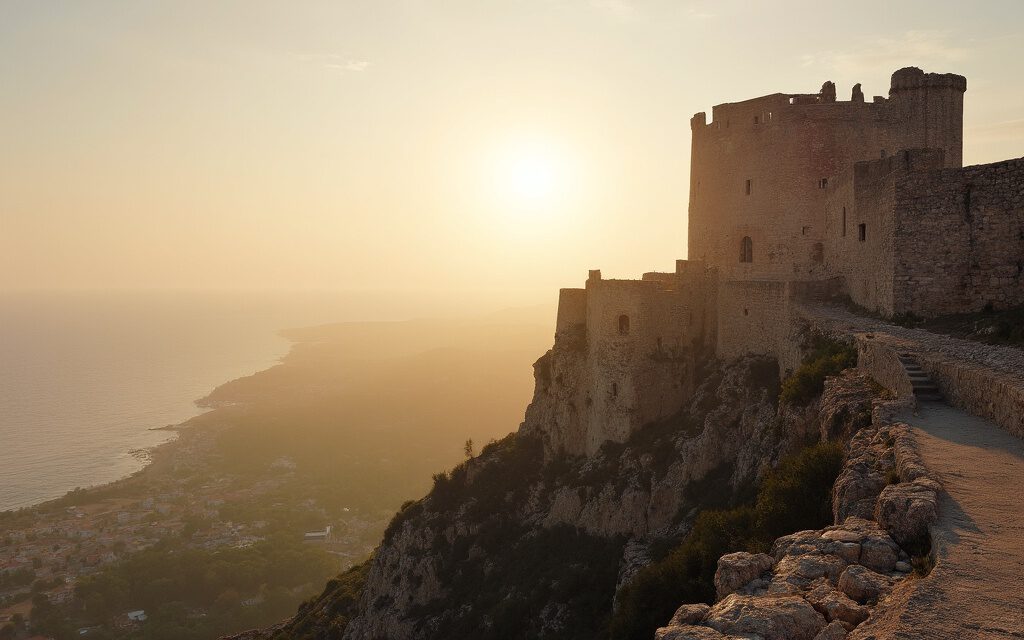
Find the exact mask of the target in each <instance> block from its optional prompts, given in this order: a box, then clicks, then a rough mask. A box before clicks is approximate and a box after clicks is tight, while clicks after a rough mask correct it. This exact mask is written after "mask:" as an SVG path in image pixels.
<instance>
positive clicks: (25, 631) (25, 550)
mask: <svg viewBox="0 0 1024 640" xmlns="http://www.w3.org/2000/svg"><path fill="white" fill-rule="evenodd" d="M215 445H216V430H213V429H208V428H204V429H195V430H185V431H183V432H182V435H181V437H179V438H178V439H177V440H176V441H174V442H171V443H168V444H167V445H164V446H163V447H161V448H158V449H157V450H156V452H155V454H154V460H153V463H152V464H151V465H150V466H149V467H147V468H146V469H145V470H143V471H142V472H140V473H138V474H136V475H135V476H132V477H130V478H127V479H125V480H122V481H119V482H116V483H113V484H111V485H106V486H102V487H97V488H94V489H84V490H83V489H78V490H75V491H72V492H71V493H69V494H68V495H66V496H65V497H63V498H60V499H58V500H55V501H52V502H49V503H45V504H43V505H40V506H38V507H35V508H31V509H24V510H21V511H17V512H6V513H3V514H0V638H5V639H7V638H24V637H43V638H48V637H53V636H49V635H30V631H35V630H37V627H38V625H36V624H34V623H35V621H37V619H38V618H39V615H38V614H39V611H41V610H47V609H50V608H51V607H56V608H61V607H62V608H65V609H67V608H71V607H74V608H76V609H82V610H84V615H83V616H82V617H81V618H80V620H81V621H82V626H76V627H75V629H74V632H75V633H76V634H77V635H79V636H90V635H93V636H96V637H129V636H131V635H132V632H133V631H135V630H138V629H139V628H141V627H143V626H145V625H146V624H147V621H148V620H149V618H150V614H149V613H148V612H147V610H145V609H141V608H126V609H125V610H123V611H111V612H110V614H111V615H109V616H100V617H99V618H92V617H91V616H90V613H89V607H88V605H87V604H86V603H85V599H86V598H87V591H88V589H87V588H86V589H83V586H87V585H89V584H90V581H92V580H95V579H96V578H97V577H98V576H102V575H103V574H104V573H105V572H108V573H109V572H111V571H114V570H115V569H116V568H117V567H118V566H120V565H121V564H122V563H124V562H125V561H126V560H128V559H131V558H133V557H136V556H138V555H139V554H142V553H143V552H146V551H152V550H154V549H165V550H167V552H168V553H176V552H185V551H193V552H205V553H211V554H217V553H220V552H223V551H226V550H249V549H253V548H254V547H256V546H257V545H259V544H260V543H265V542H266V541H268V540H281V539H285V540H293V541H295V542H296V543H298V544H301V545H303V546H304V547H307V548H309V551H310V553H314V554H317V555H318V556H323V557H324V558H325V560H324V565H325V568H326V569H327V571H326V572H325V574H326V575H331V574H333V573H336V572H337V571H340V570H342V569H344V568H347V567H348V566H351V565H352V564H353V563H354V562H358V561H360V560H362V559H363V558H365V557H366V556H367V555H368V554H369V553H370V552H371V551H372V549H373V543H374V540H375V539H376V536H379V535H380V532H381V530H382V529H383V526H384V525H385V524H386V523H387V520H388V518H389V515H390V514H389V513H388V512H386V511H385V512H382V513H379V514H373V515H369V516H368V515H366V514H362V513H359V512H357V511H356V510H353V509H349V508H347V507H341V508H340V509H330V508H328V507H326V506H325V505H323V504H320V503H319V501H318V500H317V499H316V497H315V496H313V495H310V496H308V497H304V498H302V499H299V500H296V499H295V498H296V491H297V490H301V487H302V484H303V482H302V478H301V473H300V472H299V471H298V470H297V469H296V466H297V465H296V464H295V462H294V461H292V460H291V459H289V458H288V457H281V458H278V459H276V460H274V461H273V462H272V463H271V464H270V465H268V468H267V469H266V473H265V474H262V476H261V477H260V478H259V479H257V480H256V481H253V479H252V478H249V477H242V476H239V475H237V474H232V473H226V472H222V471H213V470H212V466H211V464H210V462H211V460H213V459H214V458H215V453H214V451H215V448H216V446H215ZM314 524H316V525H317V526H312V525H314ZM314 548H315V549H314ZM326 575H325V576H323V577H326ZM260 587H261V585H260V584H258V583H257V584H255V585H253V588H254V589H255V590H254V591H253V592H244V591H237V592H235V593H232V592H231V591H230V590H229V591H228V592H227V593H229V595H231V597H234V598H235V599H236V600H237V603H236V604H237V606H238V607H240V608H243V609H244V608H254V607H257V606H258V605H260V604H262V603H263V600H264V598H265V594H264V593H261V591H260ZM262 587H263V591H266V587H267V585H266V584H263V585H262ZM321 587H322V584H321V583H313V582H311V581H308V582H306V583H300V584H293V585H287V591H288V594H289V595H291V596H294V599H295V601H296V602H298V601H300V600H301V598H303V597H306V596H308V595H310V594H312V593H314V592H316V591H318V590H319V589H320V588H321ZM222 595H223V594H222ZM76 604H77V605H80V606H78V607H75V605H76ZM185 613H186V615H187V616H189V617H192V618H197V619H201V618H203V617H205V616H206V615H207V613H208V611H207V610H206V608H205V607H202V606H197V607H189V608H188V610H187V611H186V612H185Z"/></svg>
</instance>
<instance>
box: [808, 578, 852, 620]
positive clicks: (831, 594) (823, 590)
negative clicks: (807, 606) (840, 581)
mask: <svg viewBox="0 0 1024 640" xmlns="http://www.w3.org/2000/svg"><path fill="white" fill-rule="evenodd" d="M804 597H805V598H806V599H807V601H808V602H810V603H811V605H812V606H813V607H814V608H815V609H816V610H817V611H818V612H819V613H821V614H822V615H823V616H825V619H826V620H829V621H830V622H840V623H846V624H847V625H849V626H850V627H856V626H857V625H858V624H860V623H861V622H864V621H865V620H867V619H868V609H867V607H864V606H862V605H859V604H857V603H856V602H854V601H853V600H851V599H850V598H849V597H847V596H846V594H845V593H843V592H841V591H837V590H835V589H834V588H832V585H831V584H829V583H827V582H825V581H824V580H822V581H821V582H819V583H818V584H817V585H816V586H815V587H814V588H812V589H811V590H810V591H808V592H807V594H806V595H805V596H804Z"/></svg>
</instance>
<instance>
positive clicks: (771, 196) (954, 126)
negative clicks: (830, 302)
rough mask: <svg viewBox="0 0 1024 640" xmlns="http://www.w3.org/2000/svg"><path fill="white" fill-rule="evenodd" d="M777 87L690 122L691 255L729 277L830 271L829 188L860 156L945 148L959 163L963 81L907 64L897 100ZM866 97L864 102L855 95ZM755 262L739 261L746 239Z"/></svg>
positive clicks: (895, 85) (896, 77) (798, 276)
mask: <svg viewBox="0 0 1024 640" xmlns="http://www.w3.org/2000/svg"><path fill="white" fill-rule="evenodd" d="M829 85H830V83H829V84H828V85H826V87H823V91H822V92H821V93H820V94H813V95H792V94H782V93H779V94H772V95H768V96H764V97H761V98H755V99H753V100H747V101H744V102H739V103H733V104H724V105H718V106H716V107H715V108H714V111H713V121H712V122H710V123H709V122H707V117H706V115H705V114H703V113H698V114H697V115H696V116H694V118H693V119H691V130H692V133H693V138H692V151H691V157H692V160H691V176H690V203H689V211H690V214H689V257H690V258H692V259H696V260H702V261H705V262H707V263H708V264H709V265H711V266H713V267H716V268H718V269H719V270H720V271H721V273H722V277H723V278H724V279H726V280H757V279H777V280H784V279H792V280H807V279H815V278H819V277H828V276H829V273H828V272H827V270H826V269H825V267H824V246H823V245H824V241H825V238H824V235H825V228H824V226H825V220H824V218H825V214H824V212H825V204H826V191H827V186H828V182H829V180H830V178H831V177H832V176H836V175H838V174H840V173H842V172H843V171H844V170H846V168H847V167H849V166H851V165H852V164H853V163H854V162H857V161H861V160H868V159H873V158H878V157H879V156H885V155H890V154H892V153H894V152H895V151H896V150H898V149H905V148H924V147H932V148H940V149H943V150H945V152H946V153H945V156H944V158H945V163H946V164H945V166H950V167H955V166H959V163H960V158H961V148H962V144H963V141H962V134H961V129H962V107H963V93H964V91H965V90H966V80H964V78H963V77H962V76H956V75H952V74H926V73H924V72H922V71H921V70H920V69H915V68H908V69H901V70H899V71H897V72H896V73H894V74H893V77H892V83H891V86H890V98H889V99H885V98H876V99H875V101H873V102H864V101H863V98H862V97H860V96H855V99H853V100H851V101H848V102H837V101H836V100H835V91H834V87H832V88H831V90H830V91H826V90H825V89H828V87H829ZM857 98H859V99H857ZM745 237H749V238H750V239H751V241H752V249H753V251H752V260H751V261H749V262H747V261H741V245H742V242H743V239H744V238H745Z"/></svg>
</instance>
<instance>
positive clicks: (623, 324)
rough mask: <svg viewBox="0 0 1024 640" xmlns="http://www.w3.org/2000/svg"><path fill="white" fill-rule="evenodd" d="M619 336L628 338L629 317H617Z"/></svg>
mask: <svg viewBox="0 0 1024 640" xmlns="http://www.w3.org/2000/svg"><path fill="white" fill-rule="evenodd" d="M619 335H620V336H628V335H629V316H626V315H622V316H619Z"/></svg>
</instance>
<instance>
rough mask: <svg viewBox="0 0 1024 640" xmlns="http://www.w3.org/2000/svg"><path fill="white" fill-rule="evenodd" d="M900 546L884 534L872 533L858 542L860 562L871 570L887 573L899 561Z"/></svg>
mask: <svg viewBox="0 0 1024 640" xmlns="http://www.w3.org/2000/svg"><path fill="white" fill-rule="evenodd" d="M899 553H900V548H899V547H898V546H896V543H895V542H893V540H892V538H891V537H889V536H888V535H887V534H886V535H874V536H870V537H867V538H865V539H864V540H862V541H861V543H860V564H862V565H864V566H865V567H867V568H868V569H871V570H872V571H878V572H879V573H889V572H890V571H892V570H893V569H894V568H895V567H896V562H898V561H899Z"/></svg>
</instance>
